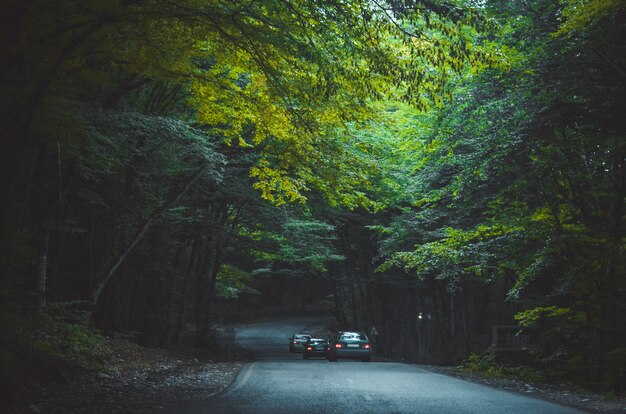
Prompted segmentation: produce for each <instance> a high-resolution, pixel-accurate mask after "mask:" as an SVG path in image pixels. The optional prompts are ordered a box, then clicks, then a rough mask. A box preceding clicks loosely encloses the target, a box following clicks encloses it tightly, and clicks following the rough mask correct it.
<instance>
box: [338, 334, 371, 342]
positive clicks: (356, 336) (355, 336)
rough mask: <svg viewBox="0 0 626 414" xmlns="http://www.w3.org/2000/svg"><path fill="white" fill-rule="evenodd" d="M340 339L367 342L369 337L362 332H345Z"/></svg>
mask: <svg viewBox="0 0 626 414" xmlns="http://www.w3.org/2000/svg"><path fill="white" fill-rule="evenodd" d="M339 339H341V340H351V341H367V337H366V336H365V334H364V333H362V332H343V333H342V334H341V335H340V336H339Z"/></svg>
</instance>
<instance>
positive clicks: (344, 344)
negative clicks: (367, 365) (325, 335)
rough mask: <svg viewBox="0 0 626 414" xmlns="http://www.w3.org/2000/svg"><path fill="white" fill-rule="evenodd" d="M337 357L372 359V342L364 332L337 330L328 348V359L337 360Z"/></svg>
mask: <svg viewBox="0 0 626 414" xmlns="http://www.w3.org/2000/svg"><path fill="white" fill-rule="evenodd" d="M339 358H353V359H360V360H361V361H363V362H370V361H371V360H372V343H371V342H370V340H369V339H368V337H367V335H365V332H339V333H338V334H337V337H336V338H335V340H334V341H332V342H331V343H330V345H329V348H328V360H329V361H331V362H337V359H339Z"/></svg>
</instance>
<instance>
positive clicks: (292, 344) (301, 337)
mask: <svg viewBox="0 0 626 414" xmlns="http://www.w3.org/2000/svg"><path fill="white" fill-rule="evenodd" d="M309 339H311V335H306V334H295V335H294V336H292V337H291V338H289V352H302V349H303V348H304V344H305V343H306V342H307V341H308V340H309Z"/></svg>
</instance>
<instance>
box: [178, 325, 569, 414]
mask: <svg viewBox="0 0 626 414" xmlns="http://www.w3.org/2000/svg"><path fill="white" fill-rule="evenodd" d="M313 322H315V320H312V319H290V320H280V321H271V322H264V323H260V324H256V325H250V326H247V327H245V328H241V329H240V330H239V331H238V333H237V337H236V338H237V339H236V340H237V342H238V343H239V344H240V345H242V346H243V347H245V348H247V349H249V350H251V351H253V352H254V354H255V356H256V357H257V361H255V362H253V363H250V364H248V365H247V366H246V367H244V369H242V370H241V372H240V373H239V375H238V377H237V380H236V381H235V383H234V384H233V385H232V386H231V387H230V388H229V389H227V390H226V391H225V392H223V393H221V394H218V395H216V396H213V397H211V398H209V399H207V400H205V401H202V402H201V403H198V404H196V405H195V406H193V407H189V409H188V410H187V411H185V412H188V413H198V414H200V413H202V414H209V413H210V414H213V413H229V414H230V413H290V414H293V413H297V414H303V413H316V414H323V413H377V414H378V413H429V414H430V413H432V414H438V413H455V414H456V413H476V414H495V413H502V414H505V413H506V414H517V413H519V414H522V413H523V414H526V413H532V414H573V413H581V411H578V410H574V409H571V408H567V407H563V406H559V405H556V404H552V403H549V402H546V401H542V400H538V399H535V398H530V397H526V396H523V395H519V394H514V393H510V392H506V391H500V390H497V389H494V388H490V387H487V386H484V385H480V384H475V383H472V382H467V381H463V380H459V379H456V378H452V377H448V376H445V375H441V374H437V373H433V372H431V371H429V370H428V369H427V368H426V367H420V366H416V365H409V364H403V363H393V362H370V363H364V362H360V361H352V360H339V361H338V362H336V363H330V362H328V361H326V360H325V359H312V360H303V359H302V356H301V354H298V353H289V351H288V338H289V337H290V336H291V335H293V334H294V333H297V332H298V331H299V330H300V329H302V328H304V327H305V326H307V325H309V324H311V323H313Z"/></svg>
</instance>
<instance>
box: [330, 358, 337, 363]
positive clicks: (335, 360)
mask: <svg viewBox="0 0 626 414" xmlns="http://www.w3.org/2000/svg"><path fill="white" fill-rule="evenodd" d="M328 361H329V362H337V357H329V358H328Z"/></svg>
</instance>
